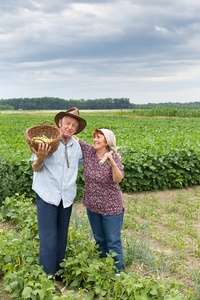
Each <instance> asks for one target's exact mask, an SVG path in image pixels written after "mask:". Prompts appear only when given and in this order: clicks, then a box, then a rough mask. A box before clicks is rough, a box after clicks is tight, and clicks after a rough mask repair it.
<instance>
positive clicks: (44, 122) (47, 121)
mask: <svg viewBox="0 0 200 300" xmlns="http://www.w3.org/2000/svg"><path fill="white" fill-rule="evenodd" d="M46 122H49V123H51V124H52V125H53V126H54V127H55V125H54V123H53V122H52V121H49V120H46V121H44V122H42V124H41V125H40V126H43V125H44V123H46Z"/></svg>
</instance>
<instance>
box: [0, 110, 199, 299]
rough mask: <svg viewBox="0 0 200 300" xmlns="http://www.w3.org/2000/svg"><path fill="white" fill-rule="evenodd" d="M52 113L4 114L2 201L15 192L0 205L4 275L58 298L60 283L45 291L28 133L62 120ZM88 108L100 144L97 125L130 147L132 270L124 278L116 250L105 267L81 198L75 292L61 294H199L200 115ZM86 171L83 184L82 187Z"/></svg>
mask: <svg viewBox="0 0 200 300" xmlns="http://www.w3.org/2000/svg"><path fill="white" fill-rule="evenodd" d="M53 115H54V114H53V113H52V112H49V113H40V114H39V113H38V112H37V113H29V112H27V113H26V114H21V113H17V114H0V131H1V135H0V153H1V154H0V155H1V164H0V168H1V173H0V174H1V175H0V176H1V178H0V179H1V199H0V203H1V204H2V205H3V203H4V200H5V197H4V196H8V198H7V200H6V202H5V205H4V206H2V208H3V209H2V210H1V212H0V219H1V218H2V220H3V221H4V222H5V223H2V222H1V223H0V224H1V226H0V234H1V239H0V248H1V249H2V250H1V253H0V275H1V274H2V280H1V282H3V280H4V285H5V286H6V287H7V290H8V291H9V292H10V295H11V294H12V295H15V296H14V299H53V298H51V296H50V294H51V292H50V290H49V291H48V288H49V289H51V287H48V288H46V292H42V291H43V289H44V287H45V285H48V282H46V279H45V278H44V276H43V274H42V273H41V271H40V270H39V269H38V235H37V222H36V214H35V207H34V205H32V204H31V202H32V200H31V199H28V195H30V196H33V197H34V194H31V179H32V177H31V176H32V170H31V165H30V162H29V160H30V156H31V152H30V150H29V148H28V145H27V143H26V141H25V138H24V132H25V130H26V129H27V128H28V127H30V126H33V125H38V124H41V123H42V122H43V121H44V120H51V121H53ZM82 115H83V116H84V118H86V120H87V123H88V124H87V127H86V129H85V130H84V131H83V132H81V134H79V137H80V138H82V139H83V140H85V141H87V142H89V143H92V132H93V129H94V128H96V127H98V128H109V129H111V130H113V131H114V133H115V135H116V138H117V144H118V145H119V146H120V147H121V150H122V152H121V157H122V163H123V165H124V170H125V178H124V180H123V182H122V185H121V188H122V190H123V198H124V207H125V218H124V224H123V233H122V236H123V246H124V253H125V264H126V270H127V274H125V275H122V277H121V279H120V281H119V280H116V279H115V278H114V277H113V275H112V274H113V273H112V271H111V269H112V268H111V267H110V266H111V264H112V263H111V258H108V260H107V261H106V262H104V263H103V265H102V262H101V261H100V260H99V259H98V257H97V254H96V252H95V249H94V241H93V240H92V239H91V231H90V228H89V224H88V220H87V217H86V214H85V210H84V208H83V205H82V204H81V202H80V201H76V202H75V205H74V209H73V216H72V220H71V226H70V237H69V249H68V250H67V253H66V254H67V256H66V257H67V260H66V262H65V265H64V268H65V273H64V276H65V278H66V285H67V286H70V288H72V289H74V290H75V291H76V293H75V294H73V296H72V298H70V297H71V296H69V295H68V296H67V295H66V292H64V294H63V296H62V299H84V297H86V296H87V297H88V298H85V299H94V296H95V294H96V295H97V296H98V298H95V299H139V300H146V299H158V300H159V299H163V300H167V299H168V300H170V299H176V300H182V299H194V298H195V297H197V298H196V299H199V298H198V297H200V267H199V258H200V246H199V245H200V236H199V213H200V189H199V184H200V173H199V172H200V160H199V122H200V120H198V119H195V118H189V119H182V118H150V117H148V118H135V117H133V116H130V115H129V116H120V115H119V114H118V113H117V112H116V113H115V112H112V115H111V114H110V112H104V113H101V114H99V113H98V112H92V113H91V112H83V114H82ZM81 172H82V170H81ZM81 172H80V174H79V178H78V190H81V191H82V189H83V188H84V181H83V178H82V173H81ZM177 188H178V189H177ZM180 188H183V189H180ZM8 191H9V195H8V194H6V193H8ZM16 192H18V194H19V196H18V195H15V193H16ZM23 192H26V196H25V197H24V196H22V194H23ZM79 196H80V197H81V193H80V194H79ZM77 200H78V199H77ZM11 221H12V222H11ZM13 222H14V225H13ZM10 226H11V228H12V229H13V230H11V231H10V230H9V229H10ZM102 266H104V267H103V269H102ZM105 274H106V275H105ZM3 275H4V279H3ZM104 276H105V277H104ZM33 278H34V279H33ZM175 279H176V282H173V280H175ZM63 286H64V285H63ZM0 290H1V289H0ZM47 291H48V292H47ZM109 291H110V292H109ZM3 295H5V294H3ZM17 295H21V296H17ZM22 295H23V296H22ZM30 295H31V296H30ZM33 295H35V296H33ZM7 296H8V295H5V297H7ZM136 296H137V297H136ZM0 297H1V296H0ZM17 297H19V298H17ZM20 297H21V298H20ZM31 297H32V298H31ZM34 297H35V298H34ZM45 297H46V298H45ZM48 297H49V298H48ZM65 297H66V298H65ZM75 297H77V298H75ZM112 297H113V298H112ZM2 299H3V298H2ZM5 299H9V298H5ZM55 299H56V298H55Z"/></svg>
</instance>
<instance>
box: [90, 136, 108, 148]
mask: <svg viewBox="0 0 200 300" xmlns="http://www.w3.org/2000/svg"><path fill="white" fill-rule="evenodd" d="M93 143H94V148H95V149H96V150H99V149H104V148H106V146H107V142H106V139H105V137H104V135H103V134H100V133H96V134H95V136H94V139H93Z"/></svg>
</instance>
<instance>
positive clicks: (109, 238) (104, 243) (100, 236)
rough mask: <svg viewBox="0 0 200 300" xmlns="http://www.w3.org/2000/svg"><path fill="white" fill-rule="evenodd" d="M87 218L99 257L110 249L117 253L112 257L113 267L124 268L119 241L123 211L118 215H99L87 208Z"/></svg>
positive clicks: (103, 255) (105, 254) (104, 255)
mask: <svg viewBox="0 0 200 300" xmlns="http://www.w3.org/2000/svg"><path fill="white" fill-rule="evenodd" d="M87 214H88V218H89V221H90V225H91V228H92V232H93V235H94V239H95V241H96V245H98V251H99V252H100V257H106V256H107V254H108V253H109V252H110V251H111V252H112V253H115V254H117V255H116V256H115V257H113V258H114V261H115V267H116V268H117V269H118V270H119V271H120V270H125V266H124V256H123V248H122V241H121V229H122V223H123V217H124V211H123V212H122V213H121V214H119V215H111V216H110V215H100V214H97V213H93V212H91V211H90V210H89V209H87Z"/></svg>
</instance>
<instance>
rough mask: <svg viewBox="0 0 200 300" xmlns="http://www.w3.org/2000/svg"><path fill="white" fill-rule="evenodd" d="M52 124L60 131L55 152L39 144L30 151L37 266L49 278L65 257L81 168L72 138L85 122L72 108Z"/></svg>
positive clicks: (78, 146)
mask: <svg viewBox="0 0 200 300" xmlns="http://www.w3.org/2000/svg"><path fill="white" fill-rule="evenodd" d="M55 123H56V124H57V126H58V127H59V128H60V131H61V141H60V145H59V147H58V149H57V150H56V152H54V153H52V154H49V151H50V149H51V147H48V145H47V144H46V145H45V144H44V143H40V144H39V147H38V151H36V150H34V149H33V148H32V149H31V150H32V152H33V153H34V154H33V156H32V161H33V165H32V168H33V171H34V177H33V185H32V188H33V190H34V191H35V192H36V200H37V219H38V231H39V238H40V265H41V266H42V268H43V269H44V271H45V272H46V274H47V275H51V277H52V278H54V277H55V274H56V272H57V271H58V270H59V269H60V263H61V262H62V260H63V258H64V256H65V250H66V246H67V235H68V226H69V221H70V216H71V211H72V203H73V201H74V198H75V196H76V179H77V173H78V167H80V166H82V165H83V155H82V151H81V148H80V145H79V143H78V142H77V141H76V140H75V139H74V138H72V136H73V135H74V134H77V133H79V132H81V131H82V130H83V129H84V128H85V126H86V121H85V120H84V119H82V118H80V117H79V110H78V109H77V108H75V107H73V108H71V109H69V110H67V111H66V112H59V113H58V114H57V115H56V116H55Z"/></svg>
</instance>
